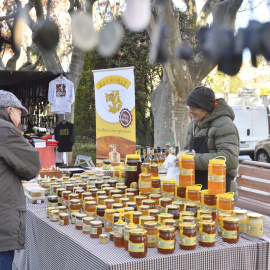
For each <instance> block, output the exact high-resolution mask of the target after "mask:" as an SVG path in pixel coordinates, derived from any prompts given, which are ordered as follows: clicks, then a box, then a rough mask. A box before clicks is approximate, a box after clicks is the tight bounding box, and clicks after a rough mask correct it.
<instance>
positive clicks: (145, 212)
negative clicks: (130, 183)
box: [139, 205, 150, 216]
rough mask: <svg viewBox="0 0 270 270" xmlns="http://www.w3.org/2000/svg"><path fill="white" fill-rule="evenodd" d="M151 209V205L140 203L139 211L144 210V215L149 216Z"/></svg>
mask: <svg viewBox="0 0 270 270" xmlns="http://www.w3.org/2000/svg"><path fill="white" fill-rule="evenodd" d="M149 209H150V206H149V205H140V206H139V211H140V212H142V215H143V216H147V214H148V210H149Z"/></svg>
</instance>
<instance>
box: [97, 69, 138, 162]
mask: <svg viewBox="0 0 270 270" xmlns="http://www.w3.org/2000/svg"><path fill="white" fill-rule="evenodd" d="M93 73H94V83H95V101H96V145H97V150H96V158H97V161H96V164H97V166H100V165H101V164H100V163H102V160H103V159H110V160H111V162H112V165H119V164H120V161H124V160H125V156H126V155H127V154H134V153H135V150H136V125H135V83H134V67H124V68H113V69H100V70H93Z"/></svg>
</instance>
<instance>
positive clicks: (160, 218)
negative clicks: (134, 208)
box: [158, 213, 173, 226]
mask: <svg viewBox="0 0 270 270" xmlns="http://www.w3.org/2000/svg"><path fill="white" fill-rule="evenodd" d="M172 218H173V214H169V213H161V214H159V215H158V225H160V226H162V225H163V220H164V219H172Z"/></svg>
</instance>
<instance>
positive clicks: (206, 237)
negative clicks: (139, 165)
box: [198, 221, 216, 247]
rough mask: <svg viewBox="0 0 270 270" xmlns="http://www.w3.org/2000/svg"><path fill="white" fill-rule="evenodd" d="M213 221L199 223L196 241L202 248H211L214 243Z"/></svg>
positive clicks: (214, 229)
mask: <svg viewBox="0 0 270 270" xmlns="http://www.w3.org/2000/svg"><path fill="white" fill-rule="evenodd" d="M215 224H216V223H215V221H200V222H199V230H198V235H199V237H198V240H199V244H200V246H202V247H213V246H214V245H215V243H216V227H215Z"/></svg>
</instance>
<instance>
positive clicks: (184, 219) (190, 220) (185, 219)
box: [179, 216, 196, 224]
mask: <svg viewBox="0 0 270 270" xmlns="http://www.w3.org/2000/svg"><path fill="white" fill-rule="evenodd" d="M182 222H188V223H194V224H196V222H195V217H193V216H183V217H182ZM179 224H180V223H179Z"/></svg>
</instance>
